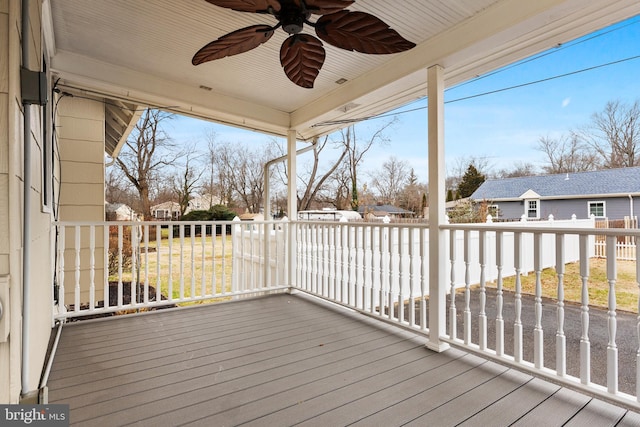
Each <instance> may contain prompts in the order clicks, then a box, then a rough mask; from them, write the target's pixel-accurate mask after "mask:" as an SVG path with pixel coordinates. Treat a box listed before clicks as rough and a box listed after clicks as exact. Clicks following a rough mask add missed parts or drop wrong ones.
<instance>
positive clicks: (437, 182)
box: [427, 65, 449, 352]
mask: <svg viewBox="0 0 640 427" xmlns="http://www.w3.org/2000/svg"><path fill="white" fill-rule="evenodd" d="M427 97H428V113H427V114H428V135H429V140H428V146H429V147H428V156H429V341H428V342H427V347H428V348H430V349H431V350H434V351H438V352H440V351H444V350H446V349H448V348H449V344H447V343H445V342H442V341H440V337H442V336H444V335H445V328H446V320H447V319H446V309H447V307H446V295H445V293H446V282H445V271H446V249H445V238H446V235H445V232H444V231H442V230H440V226H441V225H442V224H444V223H445V194H444V193H445V188H444V187H445V185H444V181H445V165H444V69H443V68H442V66H440V65H434V66H432V67H430V68H429V69H428V70H427Z"/></svg>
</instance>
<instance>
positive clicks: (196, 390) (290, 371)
mask: <svg viewBox="0 0 640 427" xmlns="http://www.w3.org/2000/svg"><path fill="white" fill-rule="evenodd" d="M350 347H353V346H350ZM356 347H358V346H356ZM386 347H389V348H390V349H393V348H394V347H397V343H395V342H393V343H389V344H387V345H384V346H382V347H376V348H377V349H378V350H380V349H381V348H386ZM415 348H419V346H417V345H416V346H413V347H411V348H409V349H407V350H402V351H396V352H392V353H391V354H390V355H387V356H385V357H380V358H379V359H376V360H383V359H389V358H391V357H393V356H395V355H397V354H399V353H404V352H407V351H411V350H413V349H415ZM370 352H371V350H369V349H366V350H363V351H361V352H360V353H357V354H356V355H352V356H345V357H343V358H342V359H338V360H336V361H332V362H327V363H320V364H315V365H314V366H313V368H311V369H308V368H305V369H302V370H300V371H295V370H294V367H295V365H292V364H290V363H288V364H285V365H278V366H276V367H273V368H268V369H266V370H261V371H260V373H261V374H264V373H265V372H266V371H274V370H276V369H286V372H287V373H286V374H285V375H282V376H279V377H278V379H285V378H288V377H291V376H294V375H305V374H307V373H308V371H309V370H315V369H320V368H323V367H326V366H328V365H334V364H340V363H343V362H344V361H345V360H348V359H354V358H357V357H360V356H361V355H362V354H367V353H370ZM319 357H324V355H320V356H319ZM316 358H317V357H316ZM309 362H310V360H309V359H307V360H304V361H299V363H304V364H309ZM256 363H258V364H262V362H256ZM254 375H255V374H253V373H252V374H247V375H240V376H239V377H237V378H233V379H231V380H225V381H221V382H217V383H216V384H214V385H211V384H208V385H205V386H202V387H197V388H194V389H191V392H192V393H194V394H199V395H204V394H205V393H204V392H203V391H204V390H205V389H208V388H211V387H220V386H224V384H225V383H228V382H231V381H238V380H240V379H246V378H248V377H251V376H254ZM272 381H273V380H272V379H269V380H265V381H263V382H261V383H252V384H250V385H249V386H247V387H245V388H241V389H236V390H233V391H229V392H226V393H222V394H221V395H219V396H217V397H216V398H223V397H227V396H228V395H231V394H233V393H237V392H240V391H243V390H249V389H252V388H255V387H257V386H260V385H265V384H270V383H272ZM208 400H209V399H205V402H206V401H208ZM154 402H156V401H155V400H153V401H152V402H150V403H154ZM202 402H203V401H195V402H194V401H191V403H190V404H189V405H186V406H183V407H182V408H183V409H184V408H188V407H191V406H194V405H196V404H198V403H202ZM136 406H137V407H138V408H139V405H136ZM118 409H122V408H118ZM170 412H172V411H167V412H164V413H170ZM164 413H159V414H157V415H162V414H164Z"/></svg>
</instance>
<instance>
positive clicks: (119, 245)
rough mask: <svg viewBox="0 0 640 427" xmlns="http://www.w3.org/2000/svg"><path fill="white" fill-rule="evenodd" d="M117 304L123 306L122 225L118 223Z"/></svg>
mask: <svg viewBox="0 0 640 427" xmlns="http://www.w3.org/2000/svg"><path fill="white" fill-rule="evenodd" d="M117 306H118V307H122V225H118V300H117Z"/></svg>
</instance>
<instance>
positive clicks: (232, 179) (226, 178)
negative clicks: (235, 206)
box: [210, 142, 273, 212]
mask: <svg viewBox="0 0 640 427" xmlns="http://www.w3.org/2000/svg"><path fill="white" fill-rule="evenodd" d="M212 147H213V148H212V149H210V154H211V155H212V158H211V162H212V163H213V164H214V166H215V169H216V170H217V171H218V177H219V183H218V185H219V186H220V188H221V191H222V193H223V194H224V199H223V200H228V204H229V205H230V206H231V205H232V201H233V199H235V198H237V199H238V200H239V201H240V204H241V205H242V207H244V208H246V209H247V210H248V211H249V212H259V210H260V207H261V206H262V196H263V190H264V164H265V163H266V162H267V161H269V160H270V159H271V158H272V157H273V154H272V153H271V151H270V150H269V149H268V147H263V148H262V149H259V150H256V149H255V148H253V147H252V148H251V149H249V148H248V147H246V146H243V145H240V144H231V143H228V142H223V143H215V144H214V145H213V146H212Z"/></svg>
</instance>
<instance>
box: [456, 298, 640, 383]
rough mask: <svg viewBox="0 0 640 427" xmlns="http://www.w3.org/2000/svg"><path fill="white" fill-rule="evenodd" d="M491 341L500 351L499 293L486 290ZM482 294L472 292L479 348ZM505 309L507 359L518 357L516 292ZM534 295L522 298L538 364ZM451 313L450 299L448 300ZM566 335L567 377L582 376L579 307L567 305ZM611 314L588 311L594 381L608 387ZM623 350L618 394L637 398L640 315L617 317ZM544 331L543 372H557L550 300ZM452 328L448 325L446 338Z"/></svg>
mask: <svg viewBox="0 0 640 427" xmlns="http://www.w3.org/2000/svg"><path fill="white" fill-rule="evenodd" d="M486 292H487V303H486V310H485V311H486V314H487V323H488V325H487V328H488V330H487V336H488V341H487V342H488V346H489V347H490V348H492V349H495V342H496V338H495V318H496V290H495V288H487V290H486ZM479 294H480V289H479V288H478V287H476V288H473V289H472V291H471V304H470V307H471V312H472V322H471V323H472V334H471V339H472V341H473V342H474V343H476V344H477V343H478V313H479V311H480V310H479V307H480V297H479ZM503 296H504V303H503V318H504V335H505V337H504V339H505V353H506V354H513V324H514V321H515V304H514V301H515V298H514V293H513V292H507V291H505V292H504V294H503ZM534 303H535V301H534V297H533V296H532V295H523V296H522V324H523V336H524V346H523V350H524V358H525V360H527V361H530V362H533V327H534V325H535V305H534ZM447 307H449V297H447ZM464 307H465V303H464V292H458V293H457V294H456V309H457V326H458V327H457V330H458V338H462V337H463V336H464V335H463V332H462V331H463V323H462V322H463V320H462V313H463V311H464ZM564 312H565V313H564V333H565V336H566V343H567V373H568V374H570V375H574V376H576V377H579V376H580V336H581V333H582V326H581V321H580V313H581V311H580V306H579V305H577V304H574V303H565V306H564ZM607 318H608V316H607V311H606V310H604V309H601V308H595V307H590V308H589V339H590V341H591V381H592V382H594V383H597V384H600V385H604V386H606V373H607V343H608V340H609V338H608V337H609V335H608V334H609V332H608V326H607ZM616 320H617V332H616V344H617V346H618V385H619V390H620V391H622V392H625V393H633V394H635V383H636V381H635V379H636V350H637V348H638V332H637V325H638V320H637V315H636V314H633V313H628V312H620V311H618V313H617V315H616ZM542 328H543V330H544V366H546V367H548V368H551V369H555V359H556V346H555V341H556V329H557V303H556V301H553V300H550V299H543V301H542ZM448 332H449V327H448V325H447V333H448Z"/></svg>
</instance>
